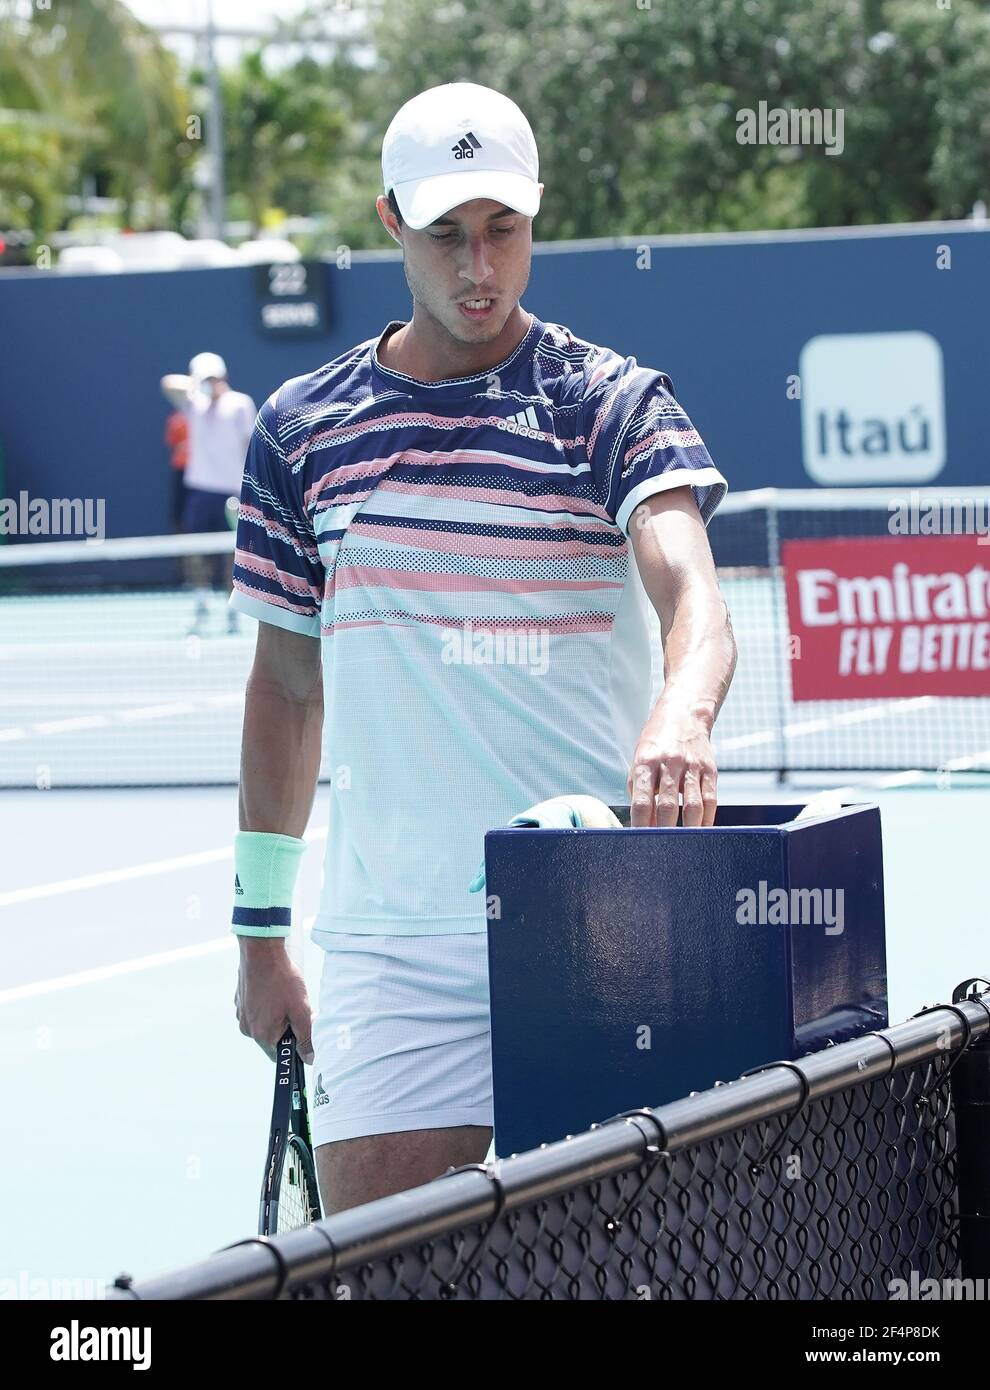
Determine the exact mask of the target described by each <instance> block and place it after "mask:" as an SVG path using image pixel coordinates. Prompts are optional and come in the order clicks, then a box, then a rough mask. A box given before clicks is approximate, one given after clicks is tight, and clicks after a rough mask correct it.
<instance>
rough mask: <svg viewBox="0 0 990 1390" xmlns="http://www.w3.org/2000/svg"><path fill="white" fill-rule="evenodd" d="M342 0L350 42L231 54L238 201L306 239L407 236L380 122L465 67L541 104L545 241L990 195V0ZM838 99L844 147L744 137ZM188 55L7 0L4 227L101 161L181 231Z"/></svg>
mask: <svg viewBox="0 0 990 1390" xmlns="http://www.w3.org/2000/svg"><path fill="white" fill-rule="evenodd" d="M341 13H342V11H341V7H340V3H339V0H313V3H312V4H311V7H310V14H311V16H314V17H316V18H317V19H318V20H320V21H321V23H322V25H323V27H324V28H325V29H326V30H327V31H328V32H331V33H334V34H335V35H337V36H338V38H339V39H340V41H339V43H338V44H337V45H336V47H335V48H334V51H333V56H332V57H330V58H327V57H326V50H325V49H319V50H316V49H314V50H313V53H314V54H315V53H317V52H318V53H319V55H320V56H319V58H317V57H316V56H313V55H312V54H311V55H309V56H304V57H301V58H299V57H296V58H291V57H290V55H291V50H287V49H285V48H277V49H275V48H273V49H272V50H271V51H264V52H249V53H247V54H245V55H244V56H243V57H242V58H241V60H240V61H239V63H238V64H237V65H236V66H235V67H233V68H232V69H230V70H229V71H227V72H225V73H224V75H223V91H224V104H225V115H224V127H225V130H224V134H225V143H226V151H227V168H226V175H227V193H228V214H229V215H233V216H238V217H240V216H246V217H247V218H248V219H249V220H250V222H251V223H252V224H253V225H254V226H255V227H260V226H262V225H264V223H265V220H266V214H267V213H268V212H269V210H270V209H271V208H273V207H277V208H281V209H285V210H286V211H287V212H289V213H294V214H302V215H308V216H313V217H315V218H316V219H317V224H318V226H319V227H320V229H321V230H320V232H319V233H318V234H317V235H316V236H315V237H314V238H311V239H310V241H309V244H308V245H307V247H306V249H307V250H320V251H323V252H330V253H332V252H333V251H334V249H335V247H336V246H338V245H340V244H344V245H347V246H350V247H354V248H357V247H363V246H372V247H375V246H387V245H390V244H391V243H390V242H389V241H388V238H387V237H386V235H385V233H384V230H383V229H382V228H381V227H380V225H379V223H378V220H377V218H376V216H375V212H374V199H375V197H376V195H377V194H378V193H379V192H380V191H381V177H380V166H379V158H380V151H381V140H382V135H383V134H384V131H385V127H386V126H387V124H388V121H389V120H390V118H391V116H392V115H393V114H394V112H395V111H396V110H397V109H398V107H399V106H400V105H401V104H402V102H403V101H405V100H406V99H407V98H408V97H410V96H413V95H414V94H415V93H416V92H419V91H421V90H423V89H424V88H425V87H429V86H433V85H435V84H437V83H441V82H450V81H455V80H458V79H467V80H472V81H477V82H481V83H484V84H485V85H487V86H492V87H496V88H498V89H499V90H501V91H504V92H506V93H507V94H509V95H510V96H512V97H513V98H514V99H515V100H516V101H518V102H519V104H520V105H521V106H522V107H523V109H524V110H525V111H526V112H527V114H528V115H529V117H530V119H531V121H532V124H533V127H534V130H535V132H536V135H537V140H538V142H539V146H540V154H541V176H542V178H543V180H544V182H545V184H546V192H545V195H544V200H543V205H542V208H541V211H540V216H539V220H538V223H537V231H538V235H539V236H540V237H541V238H542V239H547V240H550V239H554V238H561V237H572V238H573V237H603V236H617V235H628V236H641V235H647V234H651V233H664V232H679V231H705V230H732V229H743V228H757V227H765V228H774V227H802V226H821V225H835V224H856V223H870V222H877V223H879V222H891V221H904V220H910V221H917V220H927V219H932V218H955V217H964V216H966V215H967V214H968V213H969V211H970V209H971V208H972V206H973V203H974V202H975V201H976V200H977V199H983V200H984V201H985V202H990V4H987V3H983V2H981V0H951V3H950V0H813V3H809V2H808V0H502V3H501V4H499V5H482V4H479V3H478V2H477V0H387V3H385V2H384V0H351V4H350V5H349V6H348V7H346V15H347V16H348V18H349V19H353V18H354V16H355V14H357V15H358V16H359V17H363V18H364V21H365V27H364V31H363V33H361V34H359V36H358V38H356V39H354V38H352V39H347V38H346V35H345V26H344V25H343V24H342V22H341V20H340V16H341ZM761 102H765V103H767V105H768V107H771V108H772V107H775V106H776V107H784V108H794V109H804V110H812V109H825V108H828V109H831V110H835V111H837V112H840V113H841V116H842V120H843V127H842V133H843V148H842V152H841V154H829V153H827V151H826V148H825V147H824V146H823V145H817V146H816V145H808V144H805V145H793V146H792V145H789V144H786V145H771V144H766V143H764V144H745V143H740V141H739V140H738V139H737V133H738V131H739V121H738V116H739V113H740V112H741V111H744V110H754V111H755V110H758V108H759V105H760V103H761ZM192 112H195V113H197V114H198V115H199V116H201V117H202V119H203V121H204V123H205V120H206V116H207V112H206V103H205V94H204V93H202V92H199V93H198V94H197V99H196V101H195V102H194V101H193V100H192V98H191V97H190V96H189V95H188V93H187V90H186V88H185V86H184V84H183V81H182V79H181V77H180V74H179V73H178V71H177V66H176V63H175V60H174V59H173V58H172V56H171V55H170V54H169V53H168V52H167V50H165V49H164V48H163V47H162V44H161V42H160V40H159V39H158V37H157V36H156V35H154V34H152V33H150V32H149V31H148V30H147V29H145V28H144V27H143V26H142V25H140V24H139V23H138V22H137V21H136V20H135V19H134V18H133V16H132V15H131V14H130V11H129V10H128V9H127V8H126V6H125V5H124V4H123V3H121V0H73V3H72V5H71V8H70V7H68V6H67V5H66V4H65V3H53V5H52V8H51V9H50V10H38V9H36V8H34V7H32V5H31V4H30V3H29V0H0V226H3V225H17V226H25V225H27V226H34V227H39V228H49V227H53V226H56V225H59V222H60V219H64V216H65V208H64V203H65V198H66V197H67V195H68V194H70V193H78V192H79V191H80V190H81V188H82V186H83V184H84V182H86V181H87V180H88V181H89V182H90V183H92V181H93V180H95V181H96V183H97V185H98V187H99V189H100V191H101V192H108V193H112V194H114V195H116V196H117V197H118V198H120V199H121V200H122V202H123V206H124V214H123V215H124V217H126V218H128V219H131V218H134V217H135V216H137V215H138V211H139V210H141V209H144V215H145V218H146V220H149V219H151V218H153V217H164V218H165V220H166V221H167V222H169V223H170V224H171V225H173V226H176V227H180V228H181V227H182V226H183V225H184V224H185V223H186V222H188V221H189V220H190V217H189V215H190V214H191V213H192V212H194V211H195V210H196V198H197V197H198V194H196V193H195V186H194V177H193V172H194V167H195V165H196V156H197V155H198V153H199V152H200V150H201V149H202V144H199V143H197V142H196V141H195V140H192V141H189V140H187V134H188V132H187V129H186V121H187V119H188V114H189V113H192Z"/></svg>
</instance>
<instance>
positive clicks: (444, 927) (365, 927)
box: [313, 912, 488, 945]
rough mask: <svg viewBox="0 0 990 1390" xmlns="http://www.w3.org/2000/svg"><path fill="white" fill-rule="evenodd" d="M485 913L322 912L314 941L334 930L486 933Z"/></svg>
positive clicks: (391, 933) (376, 933)
mask: <svg viewBox="0 0 990 1390" xmlns="http://www.w3.org/2000/svg"><path fill="white" fill-rule="evenodd" d="M487 930H488V922H487V921H486V919H485V915H484V912H482V913H481V914H478V913H476V912H472V913H470V914H469V915H467V916H464V917H440V918H437V917H330V916H326V915H325V914H323V913H321V914H320V915H319V916H318V917H317V919H316V921H315V922H314V923H313V940H314V941H315V942H316V943H317V945H319V942H320V938H321V937H327V936H333V935H334V933H335V932H349V933H351V934H352V935H355V936H463V935H464V934H465V933H467V932H486V931H487Z"/></svg>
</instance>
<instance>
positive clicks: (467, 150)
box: [450, 130, 481, 159]
mask: <svg viewBox="0 0 990 1390" xmlns="http://www.w3.org/2000/svg"><path fill="white" fill-rule="evenodd" d="M450 148H451V150H452V151H453V154H454V158H455V159H473V158H474V152H475V150H480V149H481V141H480V140H479V139H478V138H477V137H476V136H475V134H474V132H473V131H470V130H469V131H468V133H467V135H462V136H461V138H460V139H459V140H458V142H457V144H456V145H451V147H450Z"/></svg>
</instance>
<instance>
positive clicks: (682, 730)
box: [627, 701, 718, 826]
mask: <svg viewBox="0 0 990 1390" xmlns="http://www.w3.org/2000/svg"><path fill="white" fill-rule="evenodd" d="M717 786H718V770H717V768H716V766H715V754H714V752H713V751H712V745H711V740H710V737H709V731H708V726H707V725H706V723H705V721H704V720H703V719H701V718H699V717H698V716H697V715H695V714H694V713H693V712H691V711H688V710H681V709H676V708H673V709H672V708H669V707H667V708H664V707H663V704H662V701H661V702H658V705H657V708H656V710H655V711H654V713H653V714H652V715H651V716H650V718H649V719H648V720H647V722H646V725H645V727H644V729H643V731H642V733H641V734H640V736H639V742H638V744H637V746H636V752H635V754H634V756H633V761H632V767H631V768H630V770H629V780H628V783H627V788H628V791H629V799H630V812H629V824H630V825H631V826H674V825H676V824H677V813H678V805H679V800H683V803H684V815H683V821H682V824H683V825H685V826H701V825H714V823H715V808H716V806H717V804H718V791H717Z"/></svg>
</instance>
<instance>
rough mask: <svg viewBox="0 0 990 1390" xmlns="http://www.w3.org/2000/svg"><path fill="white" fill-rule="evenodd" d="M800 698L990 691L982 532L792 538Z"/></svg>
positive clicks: (987, 552)
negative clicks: (837, 538)
mask: <svg viewBox="0 0 990 1390" xmlns="http://www.w3.org/2000/svg"><path fill="white" fill-rule="evenodd" d="M781 559H782V561H783V566H784V578H785V584H786V589H787V615H788V623H789V627H790V637H791V641H790V652H791V656H792V660H791V683H792V689H793V695H794V699H795V700H859V699H864V698H866V699H869V698H872V697H874V696H887V697H898V696H912V695H970V696H973V695H990V546H988V545H987V544H986V543H981V540H980V538H979V537H977V536H974V535H966V536H961V535H960V536H910V537H905V536H883V537H880V538H878V539H868V540H823V541H787V542H785V544H784V545H783V547H782V549H781Z"/></svg>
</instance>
